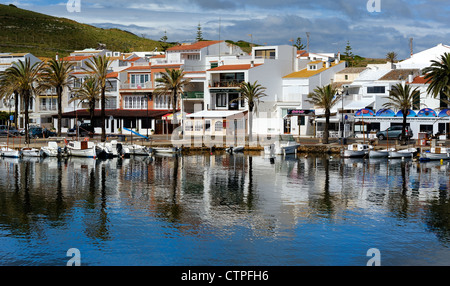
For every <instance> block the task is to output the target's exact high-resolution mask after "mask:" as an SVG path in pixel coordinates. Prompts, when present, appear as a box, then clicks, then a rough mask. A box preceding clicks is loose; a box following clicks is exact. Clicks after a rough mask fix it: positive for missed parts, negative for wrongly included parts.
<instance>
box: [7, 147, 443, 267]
mask: <svg viewBox="0 0 450 286" xmlns="http://www.w3.org/2000/svg"><path fill="white" fill-rule="evenodd" d="M0 172H1V174H2V175H1V177H2V178H1V180H0V206H1V209H0V239H3V240H2V241H5V243H4V244H3V246H0V257H2V260H0V261H1V262H0V264H2V265H14V264H19V265H27V264H33V263H37V264H44V265H64V263H65V262H64V261H63V259H65V257H64V256H61V257H60V256H57V255H56V254H55V253H58V251H56V250H55V248H61V249H60V252H61V253H62V252H64V250H67V249H68V248H70V247H79V248H80V249H83V251H82V253H84V255H83V257H84V259H85V262H84V263H85V264H92V265H104V264H115V265H192V264H194V265H196V264H211V265H227V264H228V265H229V264H244V265H247V264H248V265H255V264H263V265H274V264H280V265H297V264H299V265H305V264H309V265H346V264H347V265H364V263H365V262H364V261H365V251H366V250H367V249H368V248H371V247H380V248H383V249H387V253H389V254H387V255H386V254H385V255H384V256H383V261H384V263H385V264H389V263H390V264H393V265H395V264H406V265H408V264H415V263H424V262H425V263H427V264H448V263H449V262H450V261H449V259H448V255H447V256H443V257H446V258H440V257H436V259H435V260H434V261H430V259H429V257H430V255H431V257H433V256H432V254H433V253H447V254H448V246H449V242H450V241H449V238H450V219H449V213H450V205H449V196H448V189H449V187H450V179H449V166H448V163H445V164H440V163H439V162H437V163H436V162H428V163H419V162H412V161H408V160H406V161H401V160H363V159H345V160H341V159H336V158H331V157H328V156H321V157H314V156H308V157H307V158H304V157H296V156H287V157H286V158H281V157H277V158H275V159H273V158H265V157H262V156H259V155H244V154H219V153H217V154H215V155H210V154H207V155H202V154H198V155H189V156H174V157H169V156H155V157H149V158H140V157H137V158H130V159H120V158H116V159H111V160H104V161H103V160H93V159H82V158H68V159H64V160H58V159H55V158H46V159H40V160H19V159H0ZM405 242H408V243H405ZM408 245H411V250H409V249H408ZM29 249H33V250H34V251H35V252H36V254H35V255H33V253H34V251H29ZM417 249H421V251H423V257H424V258H423V259H421V256H420V253H419V254H418V253H417ZM397 251H402V255H400V254H398V255H396V253H397ZM408 251H411V253H410V254H409V255H408ZM413 251H415V253H412V252H413ZM445 251H447V252H445ZM330 252H331V253H330ZM361 253H363V254H362V255H361ZM405 253H406V254H405ZM389 255H391V256H389ZM328 256H331V257H334V258H332V259H329V260H327V257H328ZM336 257H337V258H336ZM3 258H4V259H3Z"/></svg>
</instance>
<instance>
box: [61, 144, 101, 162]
mask: <svg viewBox="0 0 450 286" xmlns="http://www.w3.org/2000/svg"><path fill="white" fill-rule="evenodd" d="M66 146H67V153H68V155H70V156H75V157H87V158H97V153H96V150H95V144H94V142H91V141H70V142H68V144H67V145H66Z"/></svg>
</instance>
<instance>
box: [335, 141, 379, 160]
mask: <svg viewBox="0 0 450 286" xmlns="http://www.w3.org/2000/svg"><path fill="white" fill-rule="evenodd" d="M372 149H373V146H372V145H369V144H351V145H348V146H347V149H345V150H344V152H342V157H344V158H360V157H364V156H366V155H367V154H368V153H369V151H370V150H372Z"/></svg>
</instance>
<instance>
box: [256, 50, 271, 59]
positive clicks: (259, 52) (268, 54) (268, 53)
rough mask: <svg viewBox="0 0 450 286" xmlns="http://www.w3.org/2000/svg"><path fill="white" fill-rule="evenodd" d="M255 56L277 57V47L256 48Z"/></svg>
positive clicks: (262, 57)
mask: <svg viewBox="0 0 450 286" xmlns="http://www.w3.org/2000/svg"><path fill="white" fill-rule="evenodd" d="M255 58H257V59H275V49H270V50H256V51H255Z"/></svg>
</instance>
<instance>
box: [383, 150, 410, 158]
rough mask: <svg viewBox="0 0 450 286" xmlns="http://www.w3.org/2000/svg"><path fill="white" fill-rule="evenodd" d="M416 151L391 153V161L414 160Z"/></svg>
mask: <svg viewBox="0 0 450 286" xmlns="http://www.w3.org/2000/svg"><path fill="white" fill-rule="evenodd" d="M414 153H415V151H411V150H400V151H390V152H389V158H390V159H401V158H412V157H414Z"/></svg>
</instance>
